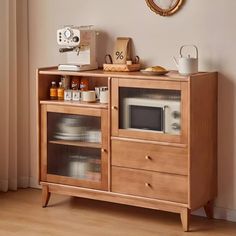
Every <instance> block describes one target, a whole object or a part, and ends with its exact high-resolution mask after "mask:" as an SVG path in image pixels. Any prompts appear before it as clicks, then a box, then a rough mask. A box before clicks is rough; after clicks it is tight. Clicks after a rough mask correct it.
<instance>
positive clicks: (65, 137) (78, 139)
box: [54, 135, 84, 141]
mask: <svg viewBox="0 0 236 236" xmlns="http://www.w3.org/2000/svg"><path fill="white" fill-rule="evenodd" d="M54 138H56V139H60V140H66V141H82V140H84V137H81V136H65V135H55V136H54Z"/></svg>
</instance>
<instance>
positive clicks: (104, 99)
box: [100, 90, 108, 103]
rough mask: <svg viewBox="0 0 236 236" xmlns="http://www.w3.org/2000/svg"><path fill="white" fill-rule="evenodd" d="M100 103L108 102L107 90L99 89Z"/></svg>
mask: <svg viewBox="0 0 236 236" xmlns="http://www.w3.org/2000/svg"><path fill="white" fill-rule="evenodd" d="M100 103H108V90H105V91H100Z"/></svg>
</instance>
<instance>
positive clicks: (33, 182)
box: [30, 176, 41, 189]
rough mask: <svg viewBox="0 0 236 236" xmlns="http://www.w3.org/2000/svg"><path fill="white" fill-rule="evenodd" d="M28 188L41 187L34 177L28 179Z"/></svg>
mask: <svg viewBox="0 0 236 236" xmlns="http://www.w3.org/2000/svg"><path fill="white" fill-rule="evenodd" d="M30 187H31V188H39V189H40V188H41V186H40V185H39V182H38V179H37V178H35V177H32V176H31V177H30Z"/></svg>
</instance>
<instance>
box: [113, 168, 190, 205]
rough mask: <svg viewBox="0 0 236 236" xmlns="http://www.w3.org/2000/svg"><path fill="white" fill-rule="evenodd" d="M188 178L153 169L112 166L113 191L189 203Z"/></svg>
mask: <svg viewBox="0 0 236 236" xmlns="http://www.w3.org/2000/svg"><path fill="white" fill-rule="evenodd" d="M187 184H188V178H187V177H186V176H181V175H172V174H165V173H158V172H151V171H143V170H134V169H128V168H119V167H112V191H113V192H117V193H124V194H130V195H137V196H142V197H147V198H156V199H161V200H168V201H174V202H179V203H187V200H188V191H187Z"/></svg>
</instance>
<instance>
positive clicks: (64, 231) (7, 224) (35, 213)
mask: <svg viewBox="0 0 236 236" xmlns="http://www.w3.org/2000/svg"><path fill="white" fill-rule="evenodd" d="M190 230H191V232H188V233H184V232H183V231H182V226H181V222H180V217H179V215H178V214H173V213H168V212H161V211H154V210H148V209H142V208H136V207H130V206H124V205H118V204H112V203H106V202H100V201H93V200H87V199H81V198H74V197H67V196H60V195H55V194H52V196H51V199H50V202H49V207H47V208H42V207H41V191H40V190H36V189H26V190H19V191H17V192H8V193H0V236H12V235H14V236H15V235H17V236H18V235H20V236H49V235H50V236H74V235H76V236H95V235H96V236H154V235H155V236H159V235H162V236H169V235H170V236H178V235H189V236H192V235H193V236H200V235H201V236H204V235H208V236H209V235H214V236H219V235H222V236H226V235H227V236H231V235H232V236H233V235H234V236H235V235H236V223H232V222H226V221H223V220H208V219H206V218H202V217H197V216H192V217H191V224H190Z"/></svg>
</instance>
